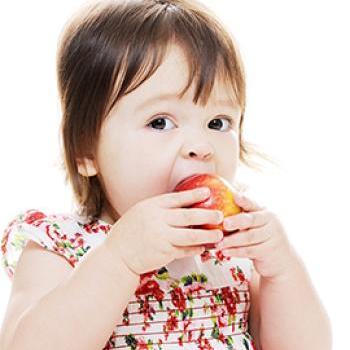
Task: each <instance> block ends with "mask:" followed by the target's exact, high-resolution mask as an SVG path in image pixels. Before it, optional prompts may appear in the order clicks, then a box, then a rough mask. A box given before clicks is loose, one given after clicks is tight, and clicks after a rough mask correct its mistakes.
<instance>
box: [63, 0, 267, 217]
mask: <svg viewBox="0 0 350 350" xmlns="http://www.w3.org/2000/svg"><path fill="white" fill-rule="evenodd" d="M171 43H178V44H180V45H181V47H182V48H183V49H184V52H185V54H186V58H187V59H188V63H189V68H190V75H189V80H188V85H187V86H186V87H185V89H184V91H182V92H181V94H180V96H182V95H183V94H184V93H185V92H186V91H187V90H188V88H189V87H190V86H191V84H192V83H193V81H194V79H195V82H196V90H195V96H194V99H193V102H194V103H196V104H197V102H198V100H199V101H200V103H202V104H203V105H205V104H206V102H207V100H208V98H209V96H210V93H211V91H212V88H213V85H214V82H215V79H216V77H217V76H219V77H220V78H221V79H223V80H222V81H224V82H226V83H227V84H228V86H229V87H231V88H232V97H233V98H234V100H235V101H236V102H237V103H238V104H239V106H240V107H241V110H242V115H241V122H240V125H239V138H240V160H241V161H242V163H244V164H245V165H247V166H248V167H252V168H255V169H258V167H257V163H255V162H254V161H253V160H252V157H253V156H254V155H255V156H256V155H257V156H259V157H261V158H264V159H266V160H269V159H268V157H267V156H266V155H264V154H263V153H261V152H259V151H257V150H256V149H255V147H254V145H253V144H250V143H248V142H246V141H244V140H243V137H242V128H243V119H244V118H243V117H244V112H245V105H246V82H245V73H244V67H243V63H242V60H241V57H240V54H239V52H238V50H237V48H236V45H235V44H234V39H233V36H232V34H230V33H229V31H228V30H227V29H226V28H224V27H223V25H222V24H220V22H219V21H218V19H217V18H216V17H215V15H214V14H213V13H212V12H211V11H210V10H209V9H208V8H206V7H205V6H203V5H202V4H200V3H199V2H197V1H195V0H143V1H142V0H114V1H110V0H107V1H93V2H91V3H87V5H86V6H84V7H81V8H80V9H79V10H78V11H77V12H76V13H75V14H74V15H73V16H72V17H71V18H70V19H69V21H68V22H67V23H66V25H65V27H64V30H63V31H62V33H61V37H60V40H59V45H58V50H57V85H58V91H59V95H60V99H61V107H62V123H61V130H60V132H61V137H62V141H63V150H62V153H63V154H62V167H63V169H64V171H65V176H66V178H65V181H66V183H70V184H71V186H72V189H73V194H74V197H75V200H76V202H77V203H78V205H79V208H80V214H81V215H83V216H85V217H89V218H97V217H99V216H100V214H101V212H102V209H103V208H104V206H106V207H108V206H110V204H109V202H108V200H107V198H106V196H105V193H106V192H105V188H104V185H103V181H102V179H101V178H100V176H99V174H98V175H96V176H91V177H87V176H82V175H80V174H79V173H78V168H77V162H76V160H77V158H83V157H89V158H91V159H94V158H95V154H96V149H97V144H98V140H99V133H100V128H101V125H102V123H103V121H104V119H105V118H106V117H107V115H108V114H109V113H110V111H111V109H112V108H113V106H114V105H115V104H116V103H117V101H118V100H119V99H120V98H121V97H123V96H124V95H126V94H128V93H129V92H131V91H133V90H135V89H136V88H137V87H138V86H139V85H141V84H142V83H143V82H144V81H145V80H147V79H148V78H149V77H150V76H151V75H152V74H153V73H154V72H155V71H156V69H157V68H158V67H159V66H160V64H161V63H162V61H163V58H164V56H165V53H166V50H167V48H168V45H170V44H171Z"/></svg>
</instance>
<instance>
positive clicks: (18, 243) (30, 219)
mask: <svg viewBox="0 0 350 350" xmlns="http://www.w3.org/2000/svg"><path fill="white" fill-rule="evenodd" d="M85 226H86V225H85ZM85 226H84V225H82V224H80V225H79V223H78V222H76V221H72V218H69V217H68V216H67V217H65V216H64V215H62V214H61V215H54V214H52V215H46V214H45V213H43V212H41V211H39V210H36V209H29V210H27V211H24V212H22V213H20V214H19V215H17V216H16V217H15V218H14V220H12V221H11V222H10V223H9V224H8V226H7V227H6V228H5V230H4V232H3V236H2V238H1V253H2V257H1V263H2V266H3V268H4V269H5V272H6V273H7V275H8V276H9V278H10V280H12V278H13V276H14V273H15V269H16V265H17V262H18V260H19V258H20V255H21V253H22V251H23V249H24V247H25V246H26V244H27V242H28V241H29V240H32V241H34V242H36V243H38V244H39V245H41V246H42V247H44V248H45V249H48V250H50V251H52V252H54V253H56V254H58V255H60V256H63V257H64V258H65V259H66V260H67V261H68V263H69V264H70V265H71V266H72V267H75V265H76V263H77V262H78V261H79V260H80V258H81V257H82V256H83V255H84V254H85V253H86V252H87V251H88V250H89V249H90V248H91V246H92V245H93V244H94V242H95V243H98V239H96V237H95V238H94V240H93V241H91V239H90V241H89V240H88V239H86V238H85V232H87V231H86V230H85V229H84V228H85ZM86 234H87V235H89V233H86Z"/></svg>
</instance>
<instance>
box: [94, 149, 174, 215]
mask: <svg viewBox="0 0 350 350" xmlns="http://www.w3.org/2000/svg"><path fill="white" fill-rule="evenodd" d="M166 154H167V153H166V151H165V150H164V148H163V150H162V149H160V150H159V149H158V150H155V151H154V152H151V150H150V148H147V149H146V148H145V147H140V148H139V147H138V148H137V149H132V148H131V149H128V152H115V153H114V155H113V156H112V154H110V156H109V159H108V162H105V163H104V169H103V171H101V173H103V175H104V177H103V178H104V182H105V186H106V189H107V193H108V196H109V198H110V201H111V203H112V206H113V207H114V208H115V210H116V211H117V212H118V213H119V214H120V215H122V214H123V213H124V212H125V211H126V210H128V209H129V208H130V207H131V206H132V205H134V204H136V203H137V202H139V201H141V200H143V199H146V198H150V197H153V196H156V195H160V194H162V193H165V192H166V189H167V186H168V177H169V174H170V170H171V162H170V159H169V158H170V157H169V156H166ZM101 170H102V169H101Z"/></svg>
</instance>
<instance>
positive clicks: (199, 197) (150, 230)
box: [105, 188, 223, 275]
mask: <svg viewBox="0 0 350 350" xmlns="http://www.w3.org/2000/svg"><path fill="white" fill-rule="evenodd" d="M208 196H209V194H203V193H201V192H200V188H196V189H191V190H186V191H181V192H171V193H165V194H161V195H158V196H155V197H151V198H147V199H144V200H142V201H140V202H138V203H136V204H135V205H133V206H132V207H131V208H130V209H129V210H128V211H126V212H125V213H124V214H123V215H122V216H121V217H120V218H119V219H118V221H117V222H116V223H115V224H114V225H113V226H112V228H111V230H110V232H109V235H108V236H107V239H106V241H105V243H106V245H107V247H108V249H109V250H110V251H111V252H112V254H118V255H119V256H120V257H121V259H122V260H123V261H124V263H125V264H126V265H127V267H128V268H129V269H130V270H131V271H132V272H134V273H136V274H138V275H140V274H142V273H146V272H150V271H153V270H155V269H159V268H161V267H163V266H165V265H167V264H168V263H170V262H171V261H173V260H175V259H180V258H184V257H188V256H193V255H197V254H201V253H202V252H204V250H205V248H204V245H206V244H209V243H218V242H219V241H221V240H222V238H223V232H222V231H221V230H218V229H213V230H203V229H195V228H185V227H186V226H191V225H202V224H220V223H221V222H222V221H223V213H222V212H221V211H220V210H211V209H201V208H182V207H185V206H190V205H191V204H194V203H196V202H200V201H203V200H205V199H206V198H207V197H208Z"/></svg>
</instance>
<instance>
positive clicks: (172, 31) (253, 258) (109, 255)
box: [0, 0, 330, 350]
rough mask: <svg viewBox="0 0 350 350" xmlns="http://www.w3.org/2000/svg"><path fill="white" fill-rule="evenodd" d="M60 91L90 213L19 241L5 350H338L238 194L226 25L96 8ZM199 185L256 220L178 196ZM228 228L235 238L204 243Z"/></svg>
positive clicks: (239, 76)
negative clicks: (218, 183)
mask: <svg viewBox="0 0 350 350" xmlns="http://www.w3.org/2000/svg"><path fill="white" fill-rule="evenodd" d="M57 76H58V89H59V94H60V98H61V105H62V112H63V116H62V117H63V118H62V129H61V133H62V134H61V135H62V141H63V159H64V169H65V170H66V181H67V182H68V183H69V184H70V185H71V186H72V189H73V192H74V195H75V201H76V203H77V204H78V206H77V210H76V211H74V212H72V213H64V214H57V213H56V214H49V213H44V212H42V211H40V210H37V209H28V210H26V211H24V212H21V213H20V214H18V216H16V217H15V218H14V219H13V220H12V221H11V222H10V223H9V225H8V227H6V229H5V231H4V235H3V237H2V245H1V248H2V254H3V260H2V261H3V266H4V268H5V269H6V272H7V274H8V276H9V278H10V279H11V281H12V283H13V284H12V290H11V297H10V300H9V304H8V308H7V312H6V315H5V318H4V323H3V326H2V332H1V345H0V347H1V349H3V350H9V349H11V350H17V349H21V350H23V349H36V350H41V349H42V350H44V349H45V350H46V349H50V350H54V349H65V350H69V349H72V350H73V349H74V350H98V349H164V350H170V349H179V348H184V349H235V350H249V349H264V350H277V349H279V350H280V349H283V350H289V349H293V350H295V349H298V350H303V349H308V350H309V349H318V350H323V349H327V350H328V349H330V327H329V321H328V316H327V314H326V313H325V311H324V309H323V306H322V304H321V302H320V301H319V299H318V296H317V294H316V292H315V291H314V289H313V286H312V284H311V282H310V279H309V277H308V275H307V272H306V270H305V268H304V266H303V263H302V261H301V259H300V258H299V256H298V254H297V253H296V251H295V250H294V249H293V247H292V246H291V244H290V242H289V241H288V239H287V235H286V232H285V229H284V227H283V226H282V224H281V222H280V221H279V219H278V217H276V215H275V214H274V213H272V212H270V211H269V210H268V209H266V208H265V207H262V206H260V205H259V204H257V203H256V202H255V201H254V200H252V199H250V198H247V196H244V195H243V193H241V195H239V193H238V192H240V191H238V190H239V188H238V187H237V184H236V183H235V173H236V170H237V167H238V164H239V161H242V162H244V163H246V164H248V165H249V164H250V162H249V158H250V156H251V155H252V154H253V153H252V152H253V149H252V148H250V147H249V144H247V143H246V142H245V141H244V140H243V137H242V125H243V118H244V110H245V77H244V70H243V65H242V61H241V58H240V55H239V52H238V50H237V47H236V45H235V43H234V40H233V37H232V35H231V34H229V31H228V30H227V29H225V28H224V27H223V25H222V24H220V22H219V21H218V20H217V19H216V17H215V16H214V15H213V14H212V13H211V12H210V11H209V10H208V9H207V8H206V7H204V6H203V5H201V4H200V3H198V2H195V1H193V0H168V1H166V0H164V1H157V0H145V1H140V0H125V1H118V0H114V1H101V2H94V3H89V4H87V5H86V6H85V7H82V8H81V9H80V10H79V11H78V12H77V13H76V14H75V15H74V16H73V17H72V18H71V19H70V20H69V22H68V23H67V24H66V26H65V28H64V31H63V32H62V35H61V37H60V41H59V47H58V51H57ZM160 121H162V123H160ZM160 124H162V125H160ZM196 173H209V174H210V173H211V174H217V175H219V176H221V177H223V178H224V179H226V180H227V181H229V182H230V183H231V184H232V186H233V188H235V189H236V190H237V195H236V196H235V200H236V202H237V205H239V206H240V207H241V208H242V212H241V213H240V214H237V215H235V216H232V217H226V218H225V220H223V214H222V212H221V211H218V210H209V209H199V208H189V206H191V204H194V203H196V202H198V201H201V200H204V199H206V198H207V197H208V195H209V194H208V192H205V191H202V190H201V189H194V190H187V191H181V192H174V191H173V190H174V187H175V185H176V184H177V183H178V182H179V181H180V180H182V179H183V178H185V177H187V176H189V175H192V174H196ZM241 192H242V191H241ZM222 222H223V223H224V230H225V231H227V232H226V234H227V236H225V238H224V237H223V232H222V231H221V230H216V229H215V230H204V229H198V228H193V227H195V226H196V225H202V224H206V223H208V224H219V223H222ZM208 244H214V247H215V248H213V249H209V250H207V249H206V248H205V246H206V245H208Z"/></svg>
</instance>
